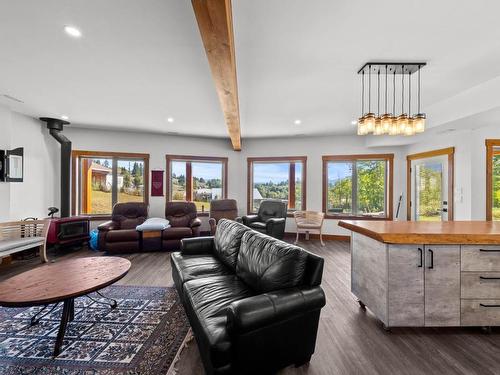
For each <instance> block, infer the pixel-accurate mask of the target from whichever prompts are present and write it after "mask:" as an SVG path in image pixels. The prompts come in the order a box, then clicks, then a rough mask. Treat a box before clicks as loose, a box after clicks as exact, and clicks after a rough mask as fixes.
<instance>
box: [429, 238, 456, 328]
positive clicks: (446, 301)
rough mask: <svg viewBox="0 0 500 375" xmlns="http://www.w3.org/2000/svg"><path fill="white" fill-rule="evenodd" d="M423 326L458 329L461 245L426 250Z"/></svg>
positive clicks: (432, 246)
mask: <svg viewBox="0 0 500 375" xmlns="http://www.w3.org/2000/svg"><path fill="white" fill-rule="evenodd" d="M424 274H425V293H424V294H425V325H426V326H429V327H433V326H437V327H439V326H441V327H443V326H459V325H460V245H426V246H425V272H424Z"/></svg>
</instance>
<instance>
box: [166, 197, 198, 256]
mask: <svg viewBox="0 0 500 375" xmlns="http://www.w3.org/2000/svg"><path fill="white" fill-rule="evenodd" d="M165 218H166V219H167V220H168V221H169V223H170V227H169V228H167V229H165V230H164V231H163V234H162V249H164V250H178V249H179V247H180V244H181V240H182V239H183V238H189V237H199V235H200V229H201V221H200V219H199V218H198V212H197V210H196V205H195V204H194V203H193V202H167V203H166V205H165Z"/></svg>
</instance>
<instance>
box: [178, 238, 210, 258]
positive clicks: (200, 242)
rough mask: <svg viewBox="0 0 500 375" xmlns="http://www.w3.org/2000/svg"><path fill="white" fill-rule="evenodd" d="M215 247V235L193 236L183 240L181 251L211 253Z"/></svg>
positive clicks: (185, 253)
mask: <svg viewBox="0 0 500 375" xmlns="http://www.w3.org/2000/svg"><path fill="white" fill-rule="evenodd" d="M213 249H214V238H213V237H211V236H210V237H193V238H184V239H182V240H181V253H182V254H183V255H202V254H211V253H212V252H213Z"/></svg>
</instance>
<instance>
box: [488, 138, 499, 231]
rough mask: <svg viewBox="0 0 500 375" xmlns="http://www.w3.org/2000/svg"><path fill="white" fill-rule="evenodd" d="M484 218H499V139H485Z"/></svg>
mask: <svg viewBox="0 0 500 375" xmlns="http://www.w3.org/2000/svg"><path fill="white" fill-rule="evenodd" d="M486 220H489V221H491V220H494V221H499V220H500V139H487V140H486Z"/></svg>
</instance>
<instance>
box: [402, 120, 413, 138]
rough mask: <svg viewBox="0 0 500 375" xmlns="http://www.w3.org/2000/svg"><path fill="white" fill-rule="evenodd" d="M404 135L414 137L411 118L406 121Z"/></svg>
mask: <svg viewBox="0 0 500 375" xmlns="http://www.w3.org/2000/svg"><path fill="white" fill-rule="evenodd" d="M404 135H407V136H410V135H415V126H414V121H413V118H409V119H408V124H407V125H406V127H405V132H404Z"/></svg>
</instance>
